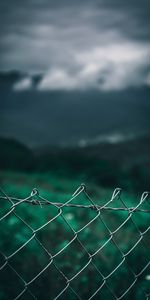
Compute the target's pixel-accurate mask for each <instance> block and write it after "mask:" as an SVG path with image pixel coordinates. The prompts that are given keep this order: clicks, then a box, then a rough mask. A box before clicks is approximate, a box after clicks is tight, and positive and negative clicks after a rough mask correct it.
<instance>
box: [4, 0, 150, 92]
mask: <svg viewBox="0 0 150 300" xmlns="http://www.w3.org/2000/svg"><path fill="white" fill-rule="evenodd" d="M0 26H1V27H0V28H1V43H0V70H1V71H8V70H14V69H15V70H19V71H23V72H27V73H28V74H29V75H28V76H26V77H25V78H23V79H22V80H21V81H19V82H16V83H15V85H14V87H13V89H14V90H24V89H31V88H32V80H31V77H30V74H32V73H42V74H43V77H42V80H41V81H40V82H39V83H38V85H37V90H42V91H45V90H59V89H64V90H74V89H75V90H78V89H84V90H87V89H89V88H92V89H93V88H95V89H99V90H101V91H104V92H107V91H111V90H124V89H127V88H129V87H136V86H145V85H147V86H149V85H150V1H149V0H136V1H135V0H128V1H127V0H122V1H121V0H92V1H91V0H90V1H89V0H86V1H85V0H84V1H81V0H80V1H79V0H76V1H72V0H68V1H67V0H54V1H52V0H26V1H21V0H13V1H10V0H5V1H1V2H0Z"/></svg>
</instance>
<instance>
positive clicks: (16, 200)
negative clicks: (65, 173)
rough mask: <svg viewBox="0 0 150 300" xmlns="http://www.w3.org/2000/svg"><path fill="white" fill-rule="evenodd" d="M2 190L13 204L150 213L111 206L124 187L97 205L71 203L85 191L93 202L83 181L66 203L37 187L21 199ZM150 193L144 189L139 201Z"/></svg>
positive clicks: (145, 210) (132, 208)
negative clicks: (52, 197) (56, 199)
mask: <svg viewBox="0 0 150 300" xmlns="http://www.w3.org/2000/svg"><path fill="white" fill-rule="evenodd" d="M0 191H1V193H2V195H3V196H1V195H0V199H1V200H2V199H4V200H8V201H11V203H12V204H13V205H16V204H17V205H18V204H20V203H22V202H24V203H28V204H31V205H39V206H40V207H43V206H45V205H53V206H55V207H57V208H63V207H74V208H87V209H91V210H96V211H98V210H100V211H101V210H114V211H128V212H132V213H133V212H142V213H150V209H142V208H135V207H125V206H124V207H109V206H107V205H108V204H110V203H111V202H113V201H114V199H115V198H116V197H117V196H119V195H121V193H122V189H121V188H116V189H115V190H114V191H113V193H112V196H111V199H110V201H109V203H107V204H105V205H102V206H101V205H96V204H91V205H83V204H74V203H70V202H71V201H72V200H73V199H74V198H76V197H77V196H78V195H79V194H81V193H84V195H85V196H86V197H87V199H88V200H90V202H91V200H92V199H91V197H90V195H89V194H88V192H87V187H86V185H85V184H84V183H82V184H81V185H80V186H79V187H78V188H77V189H76V191H75V192H74V193H73V194H72V197H71V199H69V200H67V201H66V202H65V203H62V202H52V201H49V200H47V199H45V198H44V197H42V196H41V195H40V192H39V190H38V189H37V188H34V189H33V190H32V191H31V194H30V195H29V196H28V197H27V198H23V199H19V198H16V197H11V196H8V195H6V193H5V192H4V191H3V189H1V188H0ZM149 195H150V192H149V191H144V192H143V193H142V195H141V197H140V200H139V203H140V204H142V203H143V202H144V201H145V200H146V199H148V197H149ZM35 197H36V199H35Z"/></svg>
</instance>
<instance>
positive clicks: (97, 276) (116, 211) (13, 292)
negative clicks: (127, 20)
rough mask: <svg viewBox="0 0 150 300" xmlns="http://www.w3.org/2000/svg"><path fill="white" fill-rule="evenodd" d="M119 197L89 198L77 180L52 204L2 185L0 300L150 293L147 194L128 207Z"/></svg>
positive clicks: (135, 296)
mask: <svg viewBox="0 0 150 300" xmlns="http://www.w3.org/2000/svg"><path fill="white" fill-rule="evenodd" d="M123 196H124V195H122V192H121V189H119V188H117V189H115V190H114V191H113V193H112V195H111V197H110V198H109V200H108V199H107V200H105V199H99V202H98V201H95V200H94V201H93V199H92V198H93V197H91V196H90V195H89V192H87V189H86V187H85V185H84V184H82V185H81V186H80V187H79V188H78V189H77V190H76V191H75V193H74V194H73V195H72V197H70V198H69V199H66V201H63V202H64V203H61V201H60V202H59V203H58V202H56V201H54V202H51V201H49V200H48V199H47V198H46V199H45V198H44V197H43V196H42V195H41V193H39V191H38V190H37V189H33V191H32V193H31V195H30V196H29V197H26V198H23V199H19V198H17V197H16V198H15V197H12V195H11V196H8V195H7V194H6V193H5V192H4V191H3V190H1V192H0V299H2V300H7V299H9V300H11V299H43V300H44V299H45V300H46V299H49V300H51V299H55V300H56V299H118V300H119V299H137V300H140V299H141V300H142V299H150V287H149V282H150V262H149V254H150V234H149V216H150V209H149V193H148V192H144V193H143V194H142V196H141V197H139V200H138V199H136V201H135V202H134V203H133V205H131V206H130V207H129V205H128V204H129V199H128V201H127V200H126V199H124V197H123ZM95 202H96V203H95ZM97 202H98V203H99V204H97Z"/></svg>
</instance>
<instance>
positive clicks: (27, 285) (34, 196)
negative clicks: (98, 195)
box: [0, 184, 150, 300]
mask: <svg viewBox="0 0 150 300" xmlns="http://www.w3.org/2000/svg"><path fill="white" fill-rule="evenodd" d="M0 192H1V195H0V199H1V200H4V201H9V202H10V203H11V204H12V205H11V207H10V208H9V211H7V212H5V214H4V215H3V216H2V217H1V218H0V221H2V220H4V219H5V218H6V217H7V216H9V215H11V214H13V215H14V216H15V217H17V218H18V219H19V220H20V221H21V222H22V223H23V225H25V226H26V227H27V228H28V229H29V230H30V231H31V236H30V237H29V238H28V239H27V240H26V241H25V242H24V243H23V244H22V245H21V246H18V247H17V249H15V250H14V251H13V252H12V253H11V254H9V255H6V254H5V253H4V252H3V251H0V254H1V256H2V257H3V261H4V262H3V263H2V264H0V271H2V270H5V268H6V267H7V266H9V268H10V269H11V270H12V271H13V272H14V274H16V276H17V277H18V278H19V280H20V281H21V284H22V290H21V292H19V293H18V295H16V296H15V297H14V298H13V299H15V300H17V299H21V297H22V296H23V295H25V294H26V293H27V292H28V293H29V294H30V296H31V298H32V299H39V298H37V296H35V294H34V291H33V290H32V287H31V286H32V284H33V283H34V282H36V281H37V279H39V278H41V276H42V274H43V273H45V272H46V270H48V269H49V268H50V267H51V265H52V266H53V267H54V268H55V269H56V270H57V272H58V273H59V274H60V276H61V277H62V278H63V280H64V281H65V286H64V287H63V288H62V289H61V290H60V291H58V292H57V293H56V294H57V295H55V296H52V297H51V298H50V300H51V299H53V300H54V299H55V300H57V299H59V298H61V296H64V295H65V293H66V292H67V291H68V290H70V291H71V292H72V293H73V294H74V296H75V297H76V299H80V300H81V299H83V298H82V295H80V291H79V290H76V288H74V286H73V283H74V282H75V281H76V280H77V279H78V278H79V277H80V275H81V274H82V273H83V272H84V271H85V270H87V269H88V268H89V266H91V268H93V270H94V271H95V272H96V274H97V276H99V277H100V278H101V280H100V283H99V286H97V287H95V290H92V292H91V294H90V292H89V294H88V296H86V299H88V300H91V299H97V298H95V297H97V295H99V293H100V292H102V291H103V289H104V288H105V289H106V290H107V292H109V294H110V295H111V297H112V298H111V299H116V300H121V299H123V298H124V297H126V295H128V293H129V292H130V291H131V290H132V288H133V287H134V286H135V285H136V284H137V282H139V278H141V276H142V275H143V274H144V272H145V271H148V270H149V267H150V262H149V261H146V262H145V264H144V265H142V267H141V268H140V270H138V271H135V270H134V269H133V266H132V265H131V264H130V263H129V262H128V257H129V255H130V254H131V253H132V252H133V251H134V250H135V249H136V247H137V246H138V245H139V244H140V243H142V245H144V246H145V247H146V249H148V250H147V251H149V250H150V249H149V246H148V244H147V242H145V236H146V234H147V233H148V231H149V229H150V227H148V226H147V225H146V227H142V229H141V228H139V227H138V225H137V224H136V222H135V220H134V219H133V218H132V215H133V213H135V212H141V213H150V210H149V209H143V208H141V205H142V204H143V203H145V202H146V203H147V202H148V201H147V200H148V198H149V192H147V191H145V192H144V193H143V194H142V195H141V197H140V199H139V201H138V202H137V203H136V205H135V206H134V207H127V205H126V204H125V202H124V201H123V200H122V198H121V192H122V190H121V189H120V188H116V189H115V190H114V191H113V193H112V196H111V198H110V199H109V200H108V201H107V202H106V203H105V204H104V205H101V206H100V205H97V204H95V203H94V201H93V199H92V198H91V196H90V195H89V193H88V192H87V188H86V186H85V184H81V185H80V186H79V187H78V188H77V189H76V191H75V192H74V193H73V194H72V196H71V198H69V199H68V200H67V201H66V202H65V203H61V202H52V201H49V200H47V199H45V198H44V197H43V196H41V194H40V193H39V190H38V189H37V188H34V189H33V190H32V192H31V194H30V195H29V196H28V197H26V198H22V199H20V198H17V197H11V196H8V195H7V194H6V193H5V192H4V191H3V190H2V189H0ZM82 193H83V194H84V195H85V196H86V198H87V199H88V201H89V202H90V205H83V204H75V203H73V200H74V199H76V198H77V197H78V196H79V195H80V194H82ZM116 198H118V199H119V200H120V201H121V204H122V207H116V206H115V207H111V206H110V205H111V204H113V205H114V204H115V201H114V200H115V199H116ZM21 203H27V204H30V205H39V206H40V207H41V208H42V207H43V206H46V205H52V206H54V207H56V208H57V209H58V213H57V214H56V215H55V216H54V217H52V218H50V220H48V221H47V222H46V223H45V224H43V225H41V226H40V227H39V228H37V229H36V230H35V229H33V228H32V226H31V225H29V224H28V223H27V221H25V220H24V219H23V218H22V217H21V216H20V215H18V213H17V212H16V211H15V208H16V207H17V206H18V205H20V204H21ZM65 207H74V208H77V209H80V208H84V209H89V210H93V211H95V212H96V216H94V217H92V219H91V220H90V221H88V222H87V223H86V224H85V225H84V226H82V227H81V228H80V229H79V230H75V229H74V228H73V227H72V225H71V224H70V222H68V220H67V218H66V216H65V214H63V208H65ZM108 210H109V211H126V212H128V215H127V217H126V218H125V219H124V220H123V221H122V223H121V224H119V225H118V227H117V228H116V229H115V230H112V229H111V228H110V226H109V225H108V223H107V222H106V221H105V219H104V218H103V216H102V214H101V211H108ZM58 217H61V218H62V220H63V222H64V223H65V224H66V225H67V226H68V229H69V230H70V231H71V232H72V237H71V238H70V239H69V241H68V242H67V243H66V244H65V245H63V246H62V247H61V249H59V250H57V251H56V252H54V253H53V254H52V253H51V252H50V250H49V249H47V247H46V245H45V244H44V243H43V242H41V240H40V239H39V236H38V233H39V231H40V230H42V229H43V228H44V227H46V226H47V225H48V224H50V223H51V222H53V221H55V220H57V218H58ZM95 220H99V221H100V222H101V224H103V226H104V228H105V229H106V231H107V234H108V236H107V237H106V239H105V242H104V243H103V244H100V245H99V247H97V249H94V250H93V252H92V251H91V250H89V249H87V247H86V245H85V244H84V243H83V241H82V240H81V238H80V236H79V233H81V232H82V231H84V230H85V229H86V228H87V227H88V226H90V225H91V224H92V223H93V222H94V221H95ZM128 221H131V222H132V224H133V225H134V230H135V231H136V233H137V235H138V239H137V240H136V241H135V242H134V244H133V245H132V246H131V247H129V249H128V250H126V251H125V250H122V248H121V246H120V245H119V243H118V242H117V241H116V238H115V234H116V233H117V232H119V230H120V229H121V228H122V227H123V226H124V225H125V224H127V223H128ZM32 240H35V241H36V243H37V244H38V246H40V247H41V249H42V250H43V251H44V252H45V254H46V255H47V256H48V257H49V261H48V262H47V264H46V265H45V266H44V267H43V268H42V269H41V270H40V271H39V272H38V273H37V274H36V275H34V276H33V277H32V278H31V279H30V280H28V281H27V280H25V279H24V276H23V275H22V274H20V273H19V271H18V270H16V269H15V267H14V266H13V265H12V263H11V258H12V257H16V256H17V255H18V254H19V253H20V251H21V250H22V249H24V248H26V247H27V246H28V244H29V243H30V242H31V241H32ZM75 241H76V242H77V243H78V247H79V246H80V248H81V249H82V252H84V254H86V255H87V257H88V259H87V261H86V262H84V264H83V265H82V266H80V268H79V269H78V270H76V271H75V273H74V274H73V275H72V276H69V275H68V274H67V273H66V270H63V268H61V267H60V265H58V262H57V258H58V257H60V255H61V254H62V253H63V252H64V251H66V249H70V247H71V245H72V243H74V242H75ZM146 241H147V240H146ZM109 243H111V245H112V246H113V247H115V249H116V251H117V253H118V256H120V257H121V260H120V261H119V262H118V263H117V264H116V265H115V266H113V268H112V269H111V270H109V272H108V273H107V274H104V272H103V270H101V269H100V266H99V265H97V264H96V263H95V261H94V259H95V258H97V255H99V254H100V253H102V251H103V250H105V248H106V246H107V245H109ZM52 250H53V249H52ZM125 263H126V264H127V266H128V271H129V272H130V274H131V275H132V277H133V278H132V280H131V282H130V283H128V286H127V287H126V288H125V290H124V291H121V292H119V291H114V290H113V288H112V287H111V285H110V283H109V279H111V278H112V276H113V275H114V274H115V273H116V272H117V271H118V270H119V269H120V268H121V266H122V265H124V264H125ZM93 276H94V275H93ZM140 293H141V295H142V298H143V299H145V300H148V299H149V297H150V292H149V291H147V290H145V289H144V288H143V287H142V286H141V287H140ZM25 299H27V298H25ZM44 299H45V298H44Z"/></svg>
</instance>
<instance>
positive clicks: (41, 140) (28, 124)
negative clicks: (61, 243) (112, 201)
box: [0, 0, 150, 299]
mask: <svg viewBox="0 0 150 300" xmlns="http://www.w3.org/2000/svg"><path fill="white" fill-rule="evenodd" d="M149 13H150V3H149V1H148V0H142V1H141V0H137V1H136V2H135V1H134V0H130V1H120V0H114V1H110V0H99V1H98V0H93V1H88V0H86V1H78V0H76V1H68V0H63V1H57V0H55V1H52V0H50V1H49V0H26V1H24V2H23V1H18V0H13V1H9V0H5V1H3V2H1V3H0V28H1V29H0V34H1V44H0V184H1V187H2V188H3V189H4V190H5V191H6V193H7V194H9V195H10V196H18V197H20V198H21V197H25V196H28V195H29V194H30V193H31V191H32V189H33V188H34V187H35V186H36V187H37V188H38V189H39V191H40V193H42V195H45V196H46V197H47V198H48V199H49V200H50V199H53V200H54V201H57V200H58V201H60V200H62V201H66V199H68V197H70V196H71V193H73V191H74V190H75V189H76V188H77V187H78V185H80V183H81V182H85V183H86V184H87V185H88V187H89V192H90V193H91V196H92V197H93V198H94V199H95V202H96V203H98V204H100V203H101V201H102V200H101V199H102V197H104V199H107V197H108V196H110V195H111V193H112V191H113V189H114V188H116V187H120V188H122V189H123V190H124V191H125V192H126V198H127V203H128V204H130V203H136V201H137V199H139V198H140V195H141V193H142V192H143V191H145V190H149V178H150V18H149ZM81 200H82V199H81ZM79 202H80V201H79ZM83 202H84V201H83ZM30 210H31V207H30ZM26 214H31V211H29V209H28V210H27V212H26ZM71 214H72V212H71ZM38 217H39V218H40V212H39V216H38ZM43 218H44V219H43ZM46 218H47V211H46V212H45V214H44V213H43V212H42V215H41V220H46ZM76 218H77V219H76V221H75V223H76V224H78V223H79V222H80V221H81V220H80V221H79V218H80V216H76ZM33 219H34V217H33ZM140 221H141V222H143V219H140ZM140 221H138V222H140ZM34 222H35V223H36V222H37V220H35V219H34ZM71 222H72V221H71ZM114 222H115V221H114ZM8 223H9V222H8ZM10 224H11V222H10V223H9V224H7V225H5V226H6V228H7V226H8V228H9V226H10ZM145 224H146V219H145ZM139 226H143V225H142V224H141V223H139ZM3 228H4V227H3ZM17 228H18V227H15V228H14V234H16V232H17V230H18V229H17ZM96 228H98V227H96ZM8 230H9V229H8ZM53 230H54V229H53ZM59 235H61V236H62V237H63V230H62V231H61V232H60V231H59ZM6 238H7V237H6V236H4V237H3V241H2V242H1V244H2V245H1V247H2V248H4V252H5V247H6V244H7V243H6V244H5V242H6ZM127 240H128V238H127ZM93 243H94V242H93ZM93 245H94V244H93ZM139 253H140V255H141V252H139ZM138 255H139V254H138ZM16 264H17V263H16ZM35 265H36V262H35ZM5 275H6V277H7V274H5ZM4 277H5V276H4ZM86 278H87V277H86ZM11 292H12V291H11ZM8 294H9V293H8ZM85 294H86V292H85ZM3 297H4V295H3ZM3 297H2V299H7V297H5V298H3ZM68 297H69V296H68ZM134 297H135V299H141V298H140V297H141V296H137V295H136V296H134ZM136 297H139V298H136ZM8 298H9V297H8ZM45 299H46V298H45ZM68 299H69V298H68ZM71 299H73V298H71ZM128 299H129V298H128ZM132 299H133V295H132Z"/></svg>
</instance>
